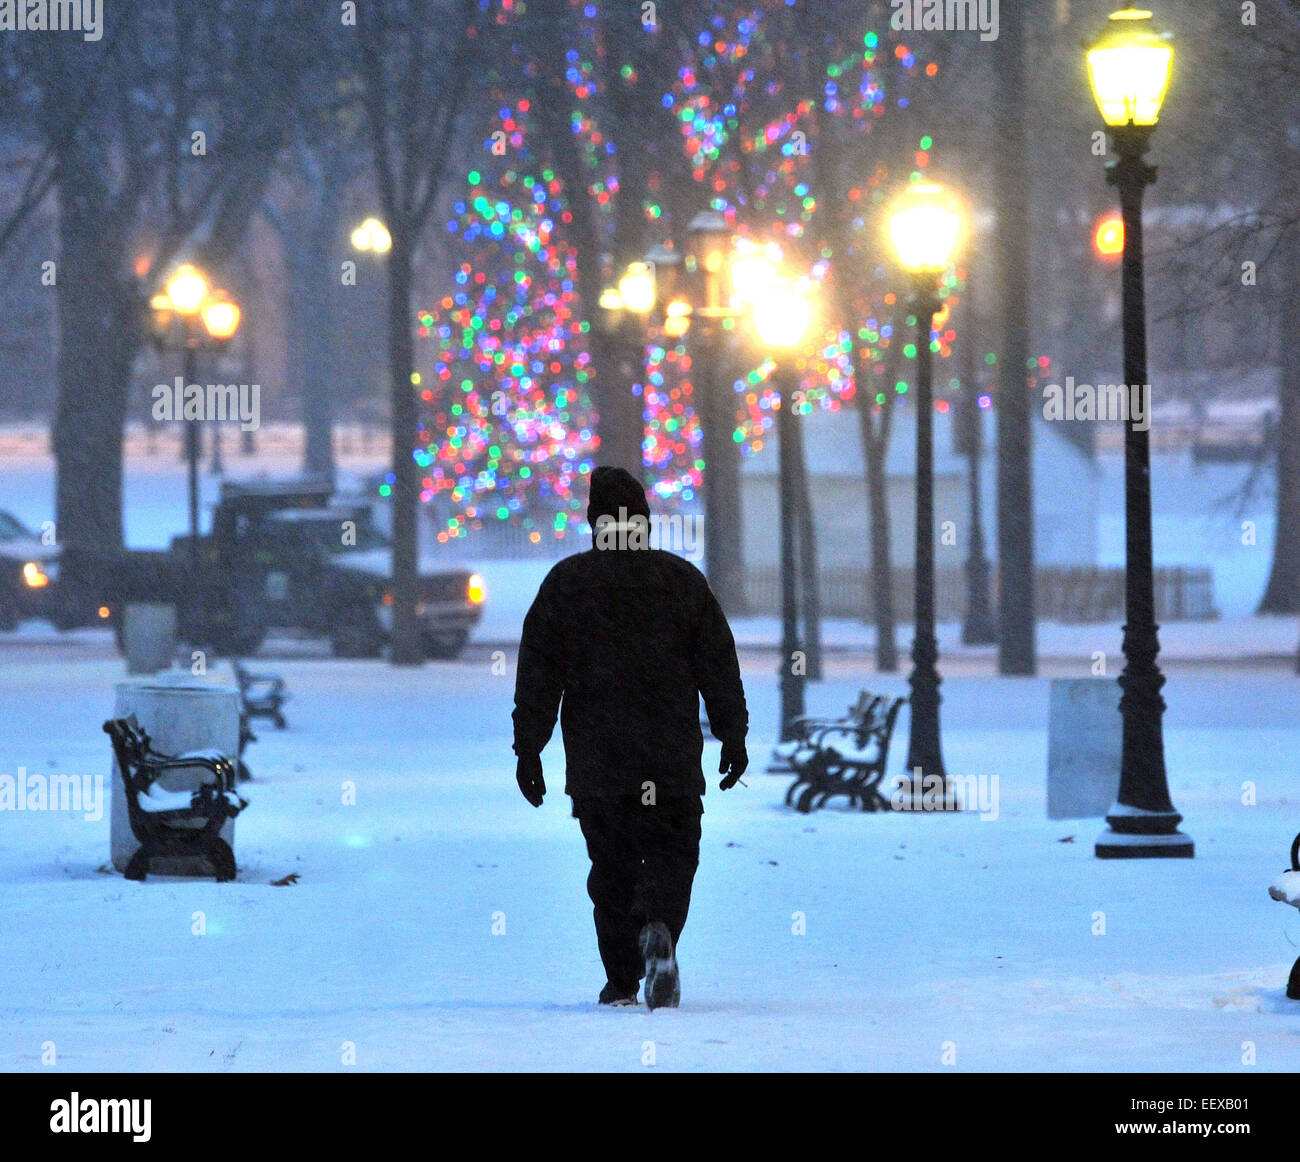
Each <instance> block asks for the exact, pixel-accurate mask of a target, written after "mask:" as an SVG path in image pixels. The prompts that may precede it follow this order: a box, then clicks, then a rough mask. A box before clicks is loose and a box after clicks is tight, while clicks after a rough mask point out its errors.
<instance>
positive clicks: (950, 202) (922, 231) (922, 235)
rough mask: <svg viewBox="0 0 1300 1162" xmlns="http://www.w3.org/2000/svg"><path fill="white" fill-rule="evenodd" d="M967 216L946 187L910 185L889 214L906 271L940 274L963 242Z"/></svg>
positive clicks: (893, 233)
mask: <svg viewBox="0 0 1300 1162" xmlns="http://www.w3.org/2000/svg"><path fill="white" fill-rule="evenodd" d="M963 218H964V215H963V213H962V210H961V206H960V205H959V204H958V202H957V199H956V198H954V197H953V196H952V195H951V194H949V193H948V191H947V190H945V189H944V188H943V186H940V185H936V184H935V183H933V182H921V183H918V184H917V185H914V186H909V187H908V188H907V190H905V191H904V192H903V194H902V195H901V196H900V197H899V198H898V199H897V201H896V202H895V204H894V207H893V209H892V210H891V211H890V214H889V238H890V241H891V242H892V243H893V247H894V252H895V253H896V254H897V255H898V260H899V262H900V263H902V265H903V268H904V269H905V270H907V271H908V272H909V273H911V274H941V273H942V272H943V271H945V270H947V269H948V267H949V266H950V265H951V263H952V260H953V257H954V256H955V255H956V253H957V249H958V247H959V245H960V243H961V236H962V230H963Z"/></svg>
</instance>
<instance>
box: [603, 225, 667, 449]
mask: <svg viewBox="0 0 1300 1162" xmlns="http://www.w3.org/2000/svg"><path fill="white" fill-rule="evenodd" d="M680 265H681V256H680V255H679V254H678V253H677V252H676V251H674V250H671V249H669V248H668V247H666V246H655V247H653V248H652V249H651V250H650V252H649V253H648V254H647V255H646V256H645V258H644V259H642V260H640V261H638V262H631V263H629V264H628V265H627V267H626V268H625V269H624V271H623V273H622V275H620V276H619V279H618V282H617V284H616V285H614V286H610V287H606V288H605V290H603V291H602V292H601V295H600V300H599V305H600V308H601V310H600V314H599V321H600V326H601V329H602V330H603V331H604V333H605V334H606V335H608V336H609V338H610V340H611V352H612V354H611V356H610V357H611V358H612V360H613V361H614V362H615V374H614V375H612V376H604V377H603V379H602V384H603V388H604V390H603V391H602V393H601V396H600V410H601V439H600V443H601V450H602V452H603V454H604V457H605V459H606V462H607V463H611V464H617V465H619V466H620V467H624V468H627V469H628V470H629V471H631V472H633V473H636V474H639V473H640V472H641V471H642V470H643V468H644V465H645V400H644V397H643V398H641V399H638V398H637V397H636V396H635V395H634V394H633V393H632V390H631V386H632V383H633V382H635V381H637V380H643V379H644V378H645V349H646V341H647V333H648V330H649V326H650V320H651V318H652V316H654V315H655V313H656V311H663V312H664V313H665V315H666V314H667V313H668V311H669V309H670V307H671V306H672V304H671V303H670V302H668V300H669V299H671V297H672V295H673V293H674V291H675V287H676V275H677V268H678V267H679V266H680ZM665 322H667V319H665ZM665 330H666V331H668V332H670V333H671V331H672V328H670V327H667V326H666V327H665ZM680 333H681V332H679V334H680Z"/></svg>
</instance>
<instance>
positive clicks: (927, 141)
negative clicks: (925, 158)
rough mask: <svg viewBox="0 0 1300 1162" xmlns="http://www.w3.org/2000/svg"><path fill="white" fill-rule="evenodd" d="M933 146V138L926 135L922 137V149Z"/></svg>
mask: <svg viewBox="0 0 1300 1162" xmlns="http://www.w3.org/2000/svg"><path fill="white" fill-rule="evenodd" d="M933 144H934V138H933V137H930V136H928V135H927V136H926V137H922V138H921V148H922V149H929V148H930V147H931V146H932V145H933Z"/></svg>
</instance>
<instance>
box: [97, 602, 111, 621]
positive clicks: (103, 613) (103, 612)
mask: <svg viewBox="0 0 1300 1162" xmlns="http://www.w3.org/2000/svg"><path fill="white" fill-rule="evenodd" d="M111 613H112V610H110V609H109V608H108V606H107V605H101V606H100V607H99V617H100V620H101V621H104V620H107V618H108V617H109V615H110V614H111Z"/></svg>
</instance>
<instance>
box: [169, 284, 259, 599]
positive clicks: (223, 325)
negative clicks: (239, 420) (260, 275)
mask: <svg viewBox="0 0 1300 1162" xmlns="http://www.w3.org/2000/svg"><path fill="white" fill-rule="evenodd" d="M149 307H150V310H151V311H152V319H151V322H152V332H153V338H154V343H155V345H156V346H157V347H158V349H159V350H177V349H179V350H181V351H182V352H183V354H184V378H185V382H184V384H183V385H182V399H183V398H184V391H185V389H186V388H188V387H189V386H190V385H191V384H192V383H194V382H195V381H196V380H197V379H198V353H199V351H200V350H219V349H220V348H222V347H224V346H225V345H226V343H228V342H229V341H230V339H231V338H233V337H234V334H235V332H236V331H238V330H239V322H240V309H239V304H238V303H236V302H235V301H234V300H233V299H232V298H230V296H229V295H227V294H226V292H225V291H222V290H213V289H212V288H211V286H210V284H209V282H208V278H207V276H206V275H205V274H204V273H203V272H202V271H201V270H199V268H198V267H196V266H193V265H191V264H190V263H185V264H184V265H182V266H180V267H178V268H177V269H176V271H175V272H174V273H173V274H172V276H171V277H170V278H169V279H168V280H167V283H166V285H165V287H164V288H163V290H162V291H160V292H159V293H158V294H156V295H154V296H153V298H152V299H150V300H149ZM200 422H201V421H199V420H197V419H190V418H187V419H186V420H185V463H186V475H187V478H188V480H187V484H188V490H187V491H188V508H189V554H188V556H189V566H190V572H191V579H190V585H189V593H190V595H191V600H193V599H194V594H196V593H197V586H198V582H199V578H200V577H201V576H202V574H201V572H200V567H199V424H200Z"/></svg>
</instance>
